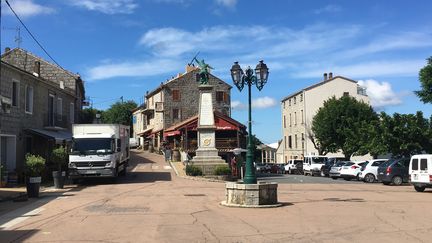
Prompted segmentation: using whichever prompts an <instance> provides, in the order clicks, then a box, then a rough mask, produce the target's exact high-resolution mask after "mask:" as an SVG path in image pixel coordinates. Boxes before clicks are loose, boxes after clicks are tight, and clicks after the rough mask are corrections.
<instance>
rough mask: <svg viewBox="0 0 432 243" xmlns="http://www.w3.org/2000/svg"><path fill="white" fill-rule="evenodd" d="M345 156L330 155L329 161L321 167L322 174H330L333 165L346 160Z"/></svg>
mask: <svg viewBox="0 0 432 243" xmlns="http://www.w3.org/2000/svg"><path fill="white" fill-rule="evenodd" d="M344 160H345V158H344V157H328V158H327V161H326V162H325V163H324V165H323V166H322V167H321V176H327V177H328V176H329V174H330V169H331V167H332V166H333V165H334V164H335V163H336V162H338V161H344Z"/></svg>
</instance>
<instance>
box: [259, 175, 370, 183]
mask: <svg viewBox="0 0 432 243" xmlns="http://www.w3.org/2000/svg"><path fill="white" fill-rule="evenodd" d="M257 178H258V180H259V181H273V182H277V183H280V184H285V183H288V184H289V183H300V184H366V183H364V182H363V181H356V180H351V181H346V180H344V179H342V178H340V179H337V180H333V179H331V178H329V177H321V176H304V175H291V174H274V173H257Z"/></svg>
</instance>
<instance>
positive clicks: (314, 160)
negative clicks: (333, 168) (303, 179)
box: [303, 155, 327, 176]
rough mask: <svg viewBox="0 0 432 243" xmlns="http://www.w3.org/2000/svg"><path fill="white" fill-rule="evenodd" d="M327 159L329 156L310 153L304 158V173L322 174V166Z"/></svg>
mask: <svg viewBox="0 0 432 243" xmlns="http://www.w3.org/2000/svg"><path fill="white" fill-rule="evenodd" d="M326 161H327V157H325V156H318V155H310V156H305V157H304V159H303V174H304V175H305V176H306V175H311V176H314V175H320V174H321V167H322V166H323V165H324V163H325V162H326Z"/></svg>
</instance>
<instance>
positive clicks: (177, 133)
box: [164, 131, 180, 137]
mask: <svg viewBox="0 0 432 243" xmlns="http://www.w3.org/2000/svg"><path fill="white" fill-rule="evenodd" d="M175 135H180V131H171V132H164V137H171V136H175Z"/></svg>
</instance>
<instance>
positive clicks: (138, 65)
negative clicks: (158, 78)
mask: <svg viewBox="0 0 432 243" xmlns="http://www.w3.org/2000/svg"><path fill="white" fill-rule="evenodd" d="M182 66H183V64H182V63H181V62H178V61H175V60H167V59H159V60H154V61H145V62H132V61H130V62H121V63H111V64H107V63H105V64H101V65H99V66H96V67H92V68H90V69H89V70H88V72H87V77H86V79H87V80H89V81H95V80H100V79H109V78H114V77H149V76H154V75H160V74H166V73H175V72H176V71H178V70H179V69H180V68H181V67H182Z"/></svg>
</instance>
